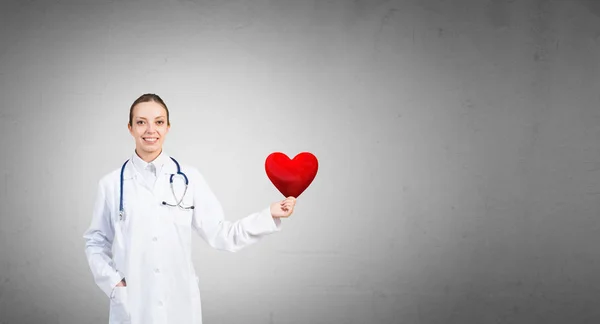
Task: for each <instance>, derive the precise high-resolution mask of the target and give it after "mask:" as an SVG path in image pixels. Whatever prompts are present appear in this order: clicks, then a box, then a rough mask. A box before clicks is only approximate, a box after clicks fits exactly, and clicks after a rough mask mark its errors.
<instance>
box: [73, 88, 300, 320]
mask: <svg viewBox="0 0 600 324" xmlns="http://www.w3.org/2000/svg"><path fill="white" fill-rule="evenodd" d="M128 128H129V132H130V133H131V136H133V138H134V140H135V152H134V153H133V154H132V157H131V158H130V159H129V160H127V161H126V162H125V163H124V164H123V166H122V167H121V168H118V169H116V170H114V171H113V172H111V173H109V174H107V175H106V176H104V177H103V178H102V179H101V180H100V181H99V184H98V194H97V197H96V202H95V206H94V211H93V216H92V221H91V225H90V227H89V229H87V231H86V232H85V233H84V236H83V237H84V239H85V242H86V246H85V252H86V255H87V259H88V262H89V265H90V268H91V272H92V274H93V276H94V280H95V282H96V284H97V285H98V287H100V289H102V291H103V292H104V293H105V294H106V295H107V296H108V297H109V298H110V315H109V323H110V324H116V323H131V324H155V323H165V324H166V323H169V324H192V323H193V324H199V323H202V311H201V306H200V292H199V288H198V277H197V276H196V273H195V270H194V267H193V264H192V258H191V234H192V231H194V232H196V233H197V234H198V235H200V236H201V237H202V238H203V239H204V240H205V241H206V242H207V243H208V244H209V245H210V246H211V247H213V248H215V249H219V250H226V251H232V252H234V251H238V250H240V249H241V248H244V247H246V246H248V245H250V244H253V243H255V242H257V241H258V240H260V239H261V238H262V237H264V236H265V235H268V234H271V233H274V232H277V231H279V230H280V229H281V220H280V219H281V218H283V217H289V216H290V215H291V214H292V212H293V210H294V206H295V204H296V199H295V198H294V197H288V198H286V199H285V200H283V201H278V202H274V203H272V204H270V206H267V207H265V208H264V209H263V210H261V211H259V212H256V213H253V214H250V215H248V216H246V217H244V218H242V219H240V220H238V221H235V222H230V221H227V220H225V219H224V217H223V210H222V208H221V205H220V203H219V201H218V200H217V198H216V197H215V195H214V194H213V193H212V191H211V189H210V188H209V186H208V184H207V183H206V181H205V179H204V178H203V176H202V174H201V173H200V172H199V171H198V170H197V169H195V168H194V167H191V166H188V165H185V164H181V163H179V161H177V160H176V159H173V158H171V157H170V156H169V155H167V153H165V152H164V151H163V148H162V146H163V142H164V140H165V137H166V135H167V133H168V132H169V129H170V122H169V110H168V108H167V106H166V105H165V103H164V102H163V100H162V99H161V98H160V97H159V96H157V95H155V94H144V95H142V96H141V97H140V98H138V99H137V100H136V101H135V102H134V103H133V105H132V106H131V108H130V111H129V124H128ZM178 168H179V171H180V172H181V173H183V174H180V173H179V172H178ZM172 174H175V176H173V177H172V179H173V182H172V183H171V182H170V180H171V175H172ZM186 177H187V180H188V188H187V191H186V189H185V178H186ZM121 192H122V196H121ZM121 197H122V199H121ZM121 211H122V212H121Z"/></svg>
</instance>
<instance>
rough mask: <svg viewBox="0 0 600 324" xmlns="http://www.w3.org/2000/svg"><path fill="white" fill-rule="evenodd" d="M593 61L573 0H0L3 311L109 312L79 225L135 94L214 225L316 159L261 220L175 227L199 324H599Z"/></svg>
mask: <svg viewBox="0 0 600 324" xmlns="http://www.w3.org/2000/svg"><path fill="white" fill-rule="evenodd" d="M599 57H600V2H598V1H593V0H589V1H585V0H581V1H575V0H573V1H566V0H565V1H543V0H512V1H510V0H506V1H500V0H484V1H482V0H455V1H448V0H446V1H442V0H405V1H401V0H397V1H378V0H372V1H365V0H355V1H334V0H332V1H299V0H294V1H292V0H287V1H282V0H279V1H266V0H256V1H239V0H231V1H217V0H209V1H184V0H180V1H174V0H171V1H98V0H93V1H92V0H88V1H74V0H71V1H68V0H65V1H63V0H56V1H35V0H31V1H16V0H13V1H6V0H2V2H1V4H0V108H1V109H0V145H1V148H2V150H1V154H0V212H1V214H0V323H2V324H7V323H10V324H13V323H24V324H28V323H45V324H55V323H65V324H70V323H106V322H107V319H108V300H107V299H106V297H105V296H104V295H103V294H102V292H101V291H100V290H99V289H98V288H97V287H96V286H95V284H94V283H93V280H92V276H91V273H90V271H89V268H88V265H87V261H86V259H85V254H84V241H83V239H82V234H83V232H84V230H85V229H86V228H87V226H88V225H89V222H90V220H91V210H92V207H93V199H94V197H95V190H96V184H97V181H98V180H99V178H100V177H101V176H102V175H104V174H106V173H108V172H110V171H112V170H114V169H116V168H118V167H120V165H121V163H122V162H123V161H124V160H125V159H127V158H129V157H130V155H131V154H132V153H133V148H134V142H133V139H132V138H131V136H130V135H129V133H128V132H127V129H126V123H127V118H128V109H129V105H131V103H132V102H133V100H135V98H137V97H138V96H139V95H141V94H142V93H146V92H154V93H157V94H159V95H160V96H162V97H163V99H164V100H165V101H166V103H167V105H169V108H170V110H171V116H172V129H171V132H170V133H169V135H168V137H167V139H166V144H165V145H166V146H165V149H166V150H167V151H168V152H169V153H170V154H171V155H172V156H174V157H175V158H177V159H178V160H181V161H185V162H186V163H190V164H193V165H195V166H196V167H198V169H200V171H201V172H203V173H204V174H205V176H206V178H207V180H208V181H209V183H210V185H211V187H212V188H213V190H214V191H215V193H216V195H217V196H218V198H219V200H220V201H221V203H222V204H223V208H224V210H225V212H226V218H227V219H229V220H237V219H240V218H242V217H244V216H246V215H247V214H249V213H251V212H254V211H258V210H259V209H261V208H264V207H265V206H267V204H269V203H271V202H273V201H276V200H278V199H281V198H282V197H281V195H280V194H279V192H277V191H276V189H275V188H274V187H273V186H272V185H271V183H270V182H269V181H268V178H267V177H266V175H265V172H264V160H265V158H266V157H267V155H268V154H269V153H271V152H274V151H281V152H284V153H286V154H288V155H290V156H293V155H295V154H297V153H299V152H301V151H310V152H312V153H314V154H315V155H316V156H317V157H318V158H319V161H320V169H319V174H318V175H317V177H316V179H315V181H314V182H313V184H312V185H311V187H309V188H308V189H307V190H306V191H305V193H303V195H302V196H300V197H299V199H298V203H297V206H296V211H295V213H294V215H293V217H292V218H290V219H287V220H285V221H284V229H283V231H282V232H280V233H277V234H276V235H273V236H270V237H268V238H266V239H265V240H264V241H262V242H260V243H259V244H257V245H255V246H252V247H249V248H247V249H245V250H243V251H240V252H238V253H227V252H219V251H216V250H212V249H210V248H208V247H207V245H206V244H205V243H204V242H203V241H202V240H201V239H200V238H198V237H196V238H195V239H194V242H195V248H196V249H195V251H194V263H195V266H196V268H197V271H198V273H199V274H200V276H201V278H200V279H201V282H200V285H201V291H202V300H203V310H204V322H205V323H207V324H210V323H219V324H227V323H277V324H291V323H313V324H317V323H356V324H366V323H373V324H377V323H421V324H437V323H439V324H447V323H460V324H464V323H476V324H481V323H486V324H487V323H523V324H531V323H545V324H554V323H556V324H558V323H561V324H563V323H598V322H600V308H599V307H598V292H599V290H600V284H599V282H600V280H598V275H599V274H600V262H599V258H598V257H599V253H598V247H599V246H600V235H599V234H600V233H599V229H600V225H599V221H598V216H600V96H599V94H598V93H599V91H598V90H599V86H600V82H599V79H598V75H599V72H600V69H599V62H600V61H599V60H598V58H599Z"/></svg>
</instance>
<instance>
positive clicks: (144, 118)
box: [135, 116, 167, 120]
mask: <svg viewBox="0 0 600 324" xmlns="http://www.w3.org/2000/svg"><path fill="white" fill-rule="evenodd" d="M135 118H137V119H143V120H146V117H139V116H136V117H135ZM159 118H167V117H165V116H158V117H156V118H154V119H159Z"/></svg>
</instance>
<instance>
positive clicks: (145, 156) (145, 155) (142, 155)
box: [135, 149, 162, 163]
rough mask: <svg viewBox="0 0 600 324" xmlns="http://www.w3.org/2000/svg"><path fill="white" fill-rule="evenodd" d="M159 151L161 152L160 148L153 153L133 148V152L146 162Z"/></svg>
mask: <svg viewBox="0 0 600 324" xmlns="http://www.w3.org/2000/svg"><path fill="white" fill-rule="evenodd" d="M160 153H162V149H161V150H160V151H157V152H154V153H146V152H140V151H138V150H137V149H136V150H135V154H137V155H138V156H139V157H140V159H142V160H144V161H145V162H148V163H150V162H152V161H154V160H155V159H156V158H157V157H158V156H159V155H160Z"/></svg>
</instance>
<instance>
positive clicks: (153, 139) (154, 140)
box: [142, 137, 158, 143]
mask: <svg viewBox="0 0 600 324" xmlns="http://www.w3.org/2000/svg"><path fill="white" fill-rule="evenodd" d="M142 139H143V140H144V142H148V143H156V141H158V138H157V137H142Z"/></svg>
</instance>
